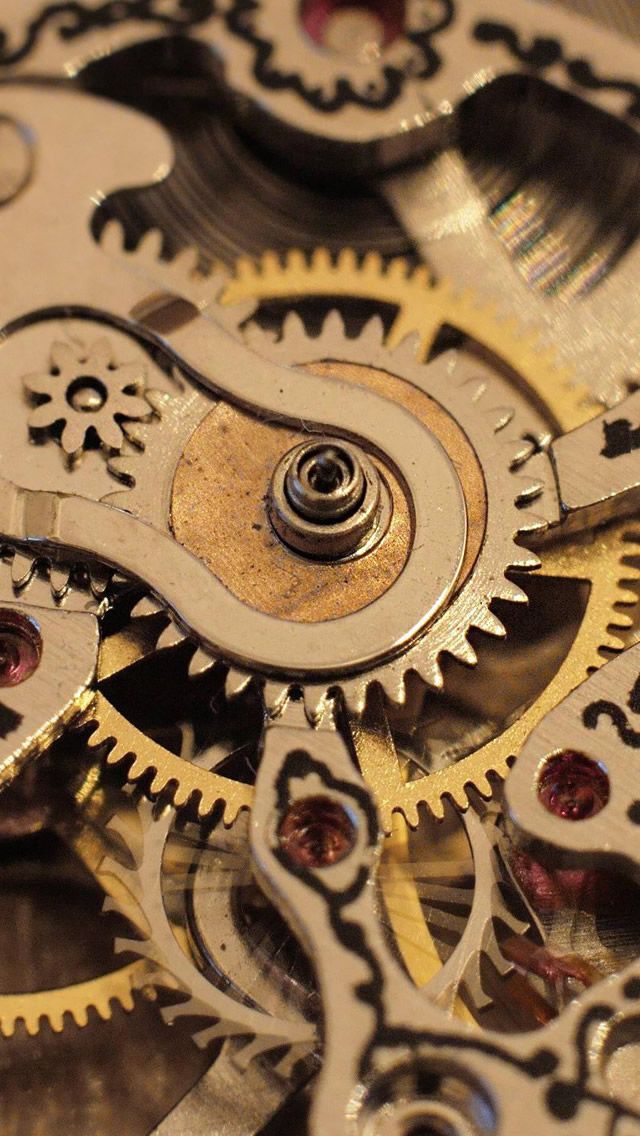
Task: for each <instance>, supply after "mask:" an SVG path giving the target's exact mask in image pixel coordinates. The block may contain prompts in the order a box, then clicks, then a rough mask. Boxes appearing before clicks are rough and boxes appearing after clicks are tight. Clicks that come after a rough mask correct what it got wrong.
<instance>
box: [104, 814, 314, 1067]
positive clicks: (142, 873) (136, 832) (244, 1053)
mask: <svg viewBox="0 0 640 1136" xmlns="http://www.w3.org/2000/svg"><path fill="white" fill-rule="evenodd" d="M174 822H175V812H174V810H173V809H172V808H171V807H165V808H164V809H163V810H162V811H161V812H160V813H159V814H158V813H157V811H156V810H155V809H154V806H153V805H152V804H151V803H150V802H149V801H147V800H144V799H143V800H140V801H138V802H137V805H136V808H135V812H134V817H133V823H132V818H131V816H127V815H126V814H125V815H124V819H123V817H122V816H120V815H119V814H116V816H115V817H114V818H112V820H111V821H110V822H109V824H108V825H107V826H106V834H105V835H106V839H107V841H108V842H109V844H108V845H107V846H108V847H109V845H110V850H109V851H108V852H107V853H106V854H105V857H104V859H103V861H102V864H101V866H100V867H99V869H98V877H99V879H100V881H101V882H102V883H103V886H104V887H105V891H106V892H107V894H108V896H109V898H108V899H107V901H106V905H105V906H106V909H107V910H113V909H116V910H119V911H120V912H121V913H122V914H123V915H124V916H125V917H126V918H127V919H128V921H129V922H130V923H131V925H132V926H133V928H135V930H136V931H137V932H138V933H139V934H140V935H141V936H142V938H141V939H139V938H122V939H119V940H118V941H117V942H116V951H117V952H122V951H125V952H134V953H135V954H137V955H138V956H140V957H143V958H147V959H149V960H150V961H151V962H152V963H153V965H154V967H156V968H157V970H158V979H157V984H158V985H164V986H166V987H167V988H168V989H173V990H178V991H180V992H186V993H187V994H188V995H189V999H188V1001H184V1000H182V1001H177V1002H176V1004H174V1005H170V1006H168V1007H167V1008H166V1009H165V1010H164V1011H163V1013H164V1017H165V1018H166V1020H167V1021H168V1022H173V1021H175V1020H176V1019H177V1018H178V1017H184V1016H185V1015H186V1016H188V1017H199V1018H201V1019H205V1020H208V1024H206V1025H204V1027H203V1028H201V1029H200V1031H199V1032H198V1033H196V1034H195V1036H194V1040H195V1041H196V1042H197V1043H198V1044H199V1045H201V1046H206V1045H208V1044H209V1043H210V1042H212V1041H215V1040H216V1039H221V1038H236V1039H239V1040H240V1041H241V1042H242V1045H241V1052H240V1053H239V1054H238V1057H237V1060H238V1061H240V1062H242V1063H243V1064H248V1063H249V1062H250V1061H251V1060H253V1059H254V1058H256V1057H258V1056H260V1055H264V1054H268V1053H270V1052H273V1051H277V1050H281V1049H282V1047H283V1046H284V1047H286V1049H287V1056H286V1057H285V1058H282V1059H281V1061H280V1062H279V1067H280V1068H281V1070H283V1071H284V1070H285V1069H286V1068H287V1067H288V1066H289V1065H290V1063H291V1062H292V1060H294V1059H295V1058H297V1057H300V1056H301V1055H302V1054H306V1055H307V1056H308V1055H309V1054H310V1052H311V1051H312V1049H313V1046H314V1043H315V1029H314V1027H313V1026H312V1025H310V1024H309V1023H308V1022H306V1021H305V1020H304V1019H302V1018H300V1017H299V1016H298V1018H297V1020H296V1019H295V1017H294V1016H293V1015H290V1017H289V1019H285V1018H283V1017H281V1016H278V1015H277V1014H273V1015H272V1014H270V1013H269V1012H263V1011H262V1010H261V1009H259V1008H258V1007H257V1005H256V1004H255V1003H254V1002H253V1001H252V1000H249V999H248V998H246V997H245V999H244V1001H243V1000H241V999H239V998H234V997H232V996H231V995H230V994H228V993H225V992H224V989H223V988H222V985H220V986H219V985H215V984H214V981H211V980H210V979H209V977H207V976H206V975H205V974H204V973H203V972H202V971H201V970H199V969H198V966H197V963H196V962H195V958H194V956H193V955H192V954H191V951H190V947H189V943H188V937H185V935H184V934H182V935H181V934H180V931H179V930H178V931H176V927H175V925H174V924H173V922H172V919H171V916H170V913H169V910H168V908H171V909H172V910H173V909H175V908H176V901H177V900H178V901H179V894H180V893H182V894H184V893H185V891H188V890H189V888H190V886H192V881H191V880H190V877H189V869H190V868H191V867H193V864H194V861H195V860H196V859H197V856H198V852H199V850H200V849H201V848H203V847H205V844H204V843H203V837H202V834H201V833H200V830H198V829H196V830H195V836H193V835H191V833H190V832H189V831H187V830H184V832H183V833H182V835H181V834H180V833H178V834H177V835H176V840H175V843H174V847H173V849H171V847H168V843H167V842H168V840H169V837H170V835H171V834H172V832H173V826H174ZM206 840H207V845H208V847H209V848H210V849H211V850H212V851H213V853H214V854H215V853H216V849H217V854H218V855H220V856H222V857H223V858H225V857H226V858H227V860H228V863H227V871H228V873H229V874H228V886H229V887H231V886H232V884H233V882H234V881H238V882H242V881H243V880H245V879H246V877H247V876H248V874H250V861H249V851H248V843H247V841H246V836H245V834H244V832H243V831H242V830H241V829H240V830H238V831H235V830H234V829H233V828H232V829H227V828H225V827H224V826H223V825H220V826H219V828H215V829H214V830H213V831H212V832H210V833H208V835H207V837H206ZM176 849H177V851H176ZM132 864H133V866H131V865H132ZM172 877H173V885H172V886H173V888H174V892H175V891H177V892H178V896H177V897H176V895H175V894H174V892H172V891H171V889H170V888H169V890H168V891H167V892H166V894H165V891H164V886H163V885H165V884H167V883H168V882H170V881H171V880H172ZM227 985H229V983H227ZM212 1021H213V1024H211V1023H212ZM247 1038H248V1039H249V1040H248V1041H247Z"/></svg>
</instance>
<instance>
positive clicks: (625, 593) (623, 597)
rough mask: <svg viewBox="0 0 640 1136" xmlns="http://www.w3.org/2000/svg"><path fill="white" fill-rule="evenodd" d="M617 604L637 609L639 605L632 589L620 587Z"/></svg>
mask: <svg viewBox="0 0 640 1136" xmlns="http://www.w3.org/2000/svg"><path fill="white" fill-rule="evenodd" d="M616 603H619V604H623V605H624V606H625V607H635V606H636V605H637V603H638V597H637V595H636V593H635V592H632V591H631V589H630V588H624V587H622V586H620V587H619V588H618V595H617V598H616Z"/></svg>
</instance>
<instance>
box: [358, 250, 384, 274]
mask: <svg viewBox="0 0 640 1136" xmlns="http://www.w3.org/2000/svg"><path fill="white" fill-rule="evenodd" d="M362 271H363V272H364V273H365V274H366V275H368V276H379V275H381V273H382V271H383V264H382V256H381V255H380V253H379V252H376V251H375V250H373V251H371V252H368V253H367V254H366V255H365V258H364V260H363V262H362Z"/></svg>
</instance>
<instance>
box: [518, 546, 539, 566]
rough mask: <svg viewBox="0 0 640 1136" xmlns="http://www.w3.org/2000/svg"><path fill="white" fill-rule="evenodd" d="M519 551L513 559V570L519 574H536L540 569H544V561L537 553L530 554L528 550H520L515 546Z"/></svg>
mask: <svg viewBox="0 0 640 1136" xmlns="http://www.w3.org/2000/svg"><path fill="white" fill-rule="evenodd" d="M515 547H516V548H517V551H516V552H515V553H514V555H513V556H512V558H511V568H514V569H515V570H516V571H518V572H535V571H536V570H537V569H538V568H541V567H542V561H541V559H540V557H539V556H536V554H535V552H529V551H528V550H527V549H526V548H523V549H521V548H519V547H518V546H517V545H516V546H515Z"/></svg>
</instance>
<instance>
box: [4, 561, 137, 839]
mask: <svg viewBox="0 0 640 1136" xmlns="http://www.w3.org/2000/svg"><path fill="white" fill-rule="evenodd" d="M116 591H117V581H116V578H115V576H114V573H113V572H111V571H110V570H108V569H107V568H105V567H104V566H103V565H100V564H70V563H64V562H59V561H53V560H50V559H49V558H47V556H46V555H44V554H36V555H34V554H33V553H32V552H30V551H25V550H23V549H21V548H19V547H16V546H12V545H3V546H0V642H1V643H2V651H3V666H4V667H5V672H4V673H5V674H6V675H7V677H6V678H5V681H4V686H5V694H4V698H3V703H4V706H5V714H6V715H7V719H6V721H7V728H6V729H5V730H4V733H3V736H2V739H1V750H2V753H1V760H0V791H1V790H3V789H6V788H8V787H9V786H10V785H11V783H12V782H13V780H14V778H16V777H17V775H18V774H19V773H20V772H21V771H22V770H23V769H24V768H25V767H26V766H27V765H30V766H31V765H32V764H33V763H35V762H37V760H38V759H39V758H41V757H42V756H43V755H44V754H45V753H46V752H47V751H48V750H49V749H50V747H51V745H52V744H53V742H54V741H55V740H56V739H57V738H58V737H59V736H60V734H61V733H62V731H63V730H64V729H65V728H66V727H67V726H68V725H70V724H71V723H72V722H74V721H75V720H77V719H78V717H79V715H80V714H82V713H83V712H84V711H86V708H87V706H88V705H89V704H90V703H91V701H92V697H93V678H94V674H95V668H96V664H97V660H98V651H99V638H100V622H101V618H102V616H103V615H104V614H105V612H106V611H107V610H108V608H109V606H110V603H111V597H112V596H113V595H114V594H115V592H116ZM23 667H24V668H26V670H24V671H23V672H22V673H23V674H24V676H25V677H26V678H28V679H29V682H28V683H26V682H25V681H24V678H23V677H22V675H21V668H23ZM36 775H37V774H36ZM17 788H18V797H20V792H19V786H18V787H17ZM28 796H29V793H28V792H27V794H26V796H25V800H24V806H25V807H24V814H23V815H22V811H21V809H22V807H21V805H19V804H18V797H17V798H16V799H15V800H13V801H12V803H11V804H9V798H5V801H4V804H5V807H6V809H7V812H6V816H5V817H4V818H3V819H2V821H0V833H2V834H3V835H11V834H12V833H13V834H16V833H18V832H19V830H20V824H21V820H20V816H21V815H22V819H23V820H24V823H26V824H27V826H28V825H29V824H31V823H33V824H36V821H37V816H39V815H40V812H42V817H41V821H40V826H42V824H45V823H46V815H47V808H46V806H44V805H43V806H42V809H41V810H39V808H38V807H36V808H35V811H34V812H33V815H32V814H31V811H30V807H29V804H28V803H27V797H28Z"/></svg>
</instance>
